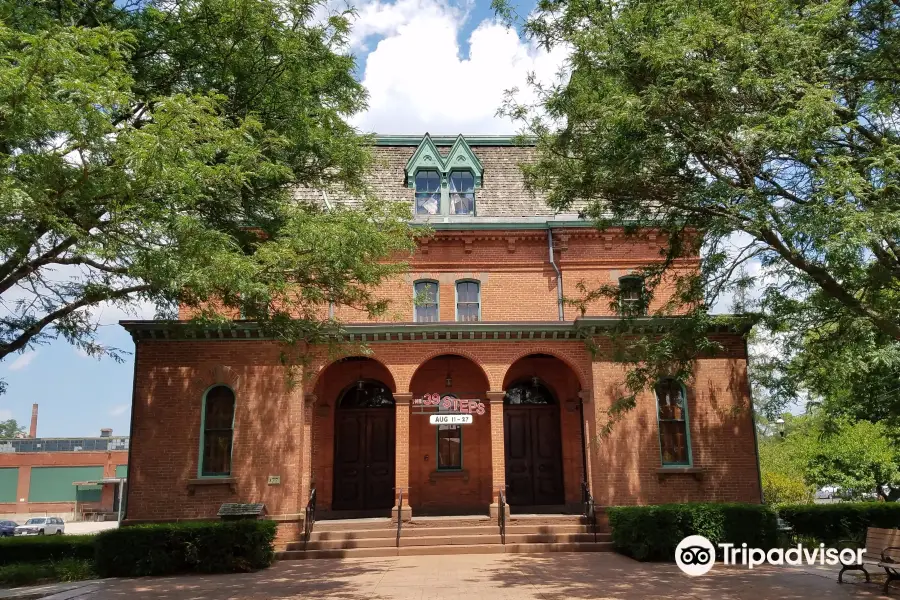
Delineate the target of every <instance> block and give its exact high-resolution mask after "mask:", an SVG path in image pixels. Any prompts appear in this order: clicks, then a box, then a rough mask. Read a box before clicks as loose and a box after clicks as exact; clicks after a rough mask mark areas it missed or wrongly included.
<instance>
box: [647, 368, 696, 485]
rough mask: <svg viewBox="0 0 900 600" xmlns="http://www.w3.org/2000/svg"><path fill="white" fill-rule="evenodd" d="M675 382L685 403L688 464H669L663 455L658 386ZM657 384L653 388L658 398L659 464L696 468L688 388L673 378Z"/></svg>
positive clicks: (663, 379) (664, 466)
mask: <svg viewBox="0 0 900 600" xmlns="http://www.w3.org/2000/svg"><path fill="white" fill-rule="evenodd" d="M667 380H668V381H675V382H676V383H677V384H678V385H679V386H680V387H681V399H682V402H683V403H684V407H683V408H684V435H685V438H687V439H686V443H687V462H686V463H667V462H665V461H664V460H663V455H662V428H661V427H660V426H659V396H657V394H656V386H657V385H659V381H667ZM659 381H657V382H656V384H655V385H654V386H653V395H654V396H655V397H656V431H657V438H658V441H659V464H661V465H662V466H663V468H666V467H693V466H694V456H693V454H694V453H693V451H692V450H691V411H690V410H689V409H688V396H687V388H686V387H685V386H684V384H683V383H681V382H680V381H678V380H676V379H673V378H671V377H664V378H662V379H660V380H659Z"/></svg>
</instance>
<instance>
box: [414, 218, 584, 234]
mask: <svg viewBox="0 0 900 600" xmlns="http://www.w3.org/2000/svg"><path fill="white" fill-rule="evenodd" d="M431 218H432V219H439V218H442V217H441V216H440V215H431ZM481 218H482V219H485V218H487V219H489V218H490V217H481ZM451 219H452V217H451ZM409 224H410V226H412V227H429V228H431V229H436V230H442V231H447V230H449V231H504V230H515V231H519V230H536V229H547V228H548V227H550V226H552V227H593V226H594V224H593V223H591V222H589V221H550V222H549V223H548V222H514V221H494V222H490V221H485V222H474V223H473V222H466V221H452V220H451V221H426V220H413V221H410V223H409Z"/></svg>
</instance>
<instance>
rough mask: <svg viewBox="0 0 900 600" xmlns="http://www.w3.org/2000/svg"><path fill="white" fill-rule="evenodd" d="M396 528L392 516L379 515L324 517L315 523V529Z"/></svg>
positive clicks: (357, 529)
mask: <svg viewBox="0 0 900 600" xmlns="http://www.w3.org/2000/svg"><path fill="white" fill-rule="evenodd" d="M392 527H393V528H396V527H397V524H396V523H391V518H390V517H377V518H372V519H322V520H319V521H316V522H315V524H314V525H313V531H348V530H349V531H359V530H373V529H391V528H392Z"/></svg>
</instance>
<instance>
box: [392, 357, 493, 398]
mask: <svg viewBox="0 0 900 600" xmlns="http://www.w3.org/2000/svg"><path fill="white" fill-rule="evenodd" d="M439 356H459V357H460V358H465V359H467V360H469V361H471V362H472V363H473V364H474V365H475V366H476V367H478V369H479V370H480V371H481V374H482V375H483V376H484V379H485V381H487V383H488V389H495V388H494V386H495V385H498V384H499V383H502V380H501V381H500V382H497V381H495V380H496V377H491V373H490V372H489V371H488V369H486V368H485V366H484V364H483V363H482V362H481V359H480V358H478V357H477V356H476V355H475V354H474V353H472V352H470V351H468V350H465V349H458V348H452V349H447V348H446V347H445V348H441V349H439V350H432V351H431V352H429V353H428V354H425V355H423V356H422V358H421V359H420V360H419V364H418V365H416V368H415V369H412V371H411V372H410V373H409V377H408V378H406V379H404V380H402V381H398V385H401V384H402V385H403V387H402V388H398V389H402V390H409V389H410V385H411V384H412V381H413V379H415V377H416V373H418V372H419V370H420V369H421V368H422V367H423V366H424V365H425V364H426V363H428V362H429V361H431V360H432V359H435V358H437V357H439Z"/></svg>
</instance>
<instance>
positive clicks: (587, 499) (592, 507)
mask: <svg viewBox="0 0 900 600" xmlns="http://www.w3.org/2000/svg"><path fill="white" fill-rule="evenodd" d="M581 497H582V499H583V501H584V516H585V517H586V518H588V519H590V521H591V532H592V533H593V534H594V543H596V542H597V505H596V504H595V503H594V497H593V496H592V495H591V490H590V489H589V488H588V484H587V481H582V482H581Z"/></svg>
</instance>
